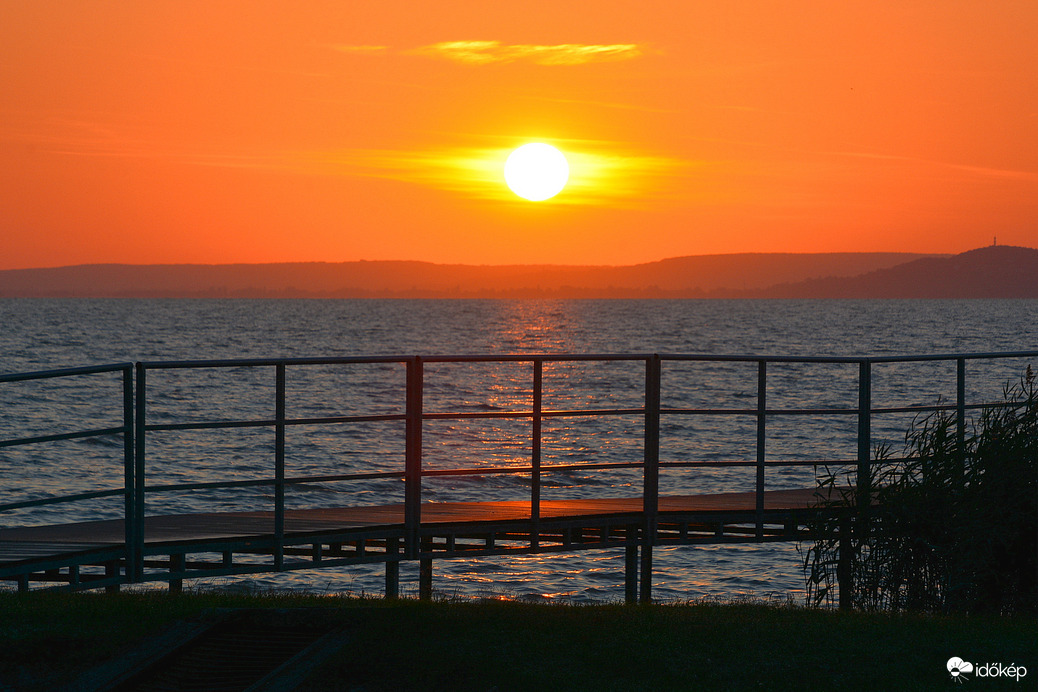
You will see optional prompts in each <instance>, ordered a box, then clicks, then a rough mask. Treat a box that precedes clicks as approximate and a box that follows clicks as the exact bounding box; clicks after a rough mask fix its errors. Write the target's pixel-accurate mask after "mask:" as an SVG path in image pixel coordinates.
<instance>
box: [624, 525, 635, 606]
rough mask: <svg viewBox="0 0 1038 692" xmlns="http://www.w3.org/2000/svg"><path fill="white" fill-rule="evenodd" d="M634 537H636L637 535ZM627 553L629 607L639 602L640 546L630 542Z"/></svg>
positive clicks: (626, 549) (625, 570)
mask: <svg viewBox="0 0 1038 692" xmlns="http://www.w3.org/2000/svg"><path fill="white" fill-rule="evenodd" d="M628 530H629V531H630V529H628ZM635 531H637V529H635ZM629 535H630V534H629ZM633 535H635V536H636V535H637V533H635V534H633ZM625 551H626V553H627V554H626V556H625V561H624V601H625V602H626V603H627V605H634V604H635V603H637V602H638V544H637V543H634V542H630V543H629V544H628V545H627V547H626V548H625Z"/></svg>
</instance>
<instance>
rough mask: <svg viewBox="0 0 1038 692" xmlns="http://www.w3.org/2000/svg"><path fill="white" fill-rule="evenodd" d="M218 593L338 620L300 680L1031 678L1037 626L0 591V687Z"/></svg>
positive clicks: (77, 662)
mask: <svg viewBox="0 0 1038 692" xmlns="http://www.w3.org/2000/svg"><path fill="white" fill-rule="evenodd" d="M218 608H269V609H284V608H293V609H296V608H319V609H321V615H322V617H325V618H333V619H336V620H341V622H342V623H343V625H344V626H345V627H346V628H347V629H348V630H349V632H350V638H349V642H348V644H347V645H346V646H345V647H343V648H342V649H341V650H340V651H339V652H338V653H337V654H336V655H334V656H332V657H331V658H330V659H329V660H328V661H326V662H325V663H324V664H323V665H322V666H321V667H319V668H318V669H317V670H316V671H315V672H314V673H313V674H312V675H311V676H310V677H309V678H308V679H307V680H306V682H305V683H304V684H303V685H302V686H301V687H300V689H312V690H344V689H345V690H365V691H376V690H410V689H415V690H418V689H422V690H440V689H443V690H491V689H497V690H532V689H537V690H596V691H597V690H682V689H690V690H691V689H696V690H702V689H751V688H752V689H776V690H782V689H790V690H792V689H799V690H803V689H812V688H818V689H822V688H828V689H852V690H853V689H869V690H883V689H898V690H910V689H920V690H924V689H926V690H928V689H942V688H946V687H948V686H949V685H952V684H954V683H953V681H952V680H951V678H950V676H949V674H948V672H947V670H946V667H945V666H946V662H947V661H948V659H949V658H951V657H953V656H957V657H960V658H963V659H965V660H967V661H971V662H974V663H987V662H991V663H994V662H999V663H1002V664H1004V665H1007V666H1008V665H1010V664H1016V665H1017V666H1021V665H1022V666H1025V667H1026V668H1027V669H1028V675H1027V677H1028V678H1030V679H1029V680H1027V679H1025V682H1024V684H1023V685H1021V686H1019V688H1020V689H1024V688H1029V689H1033V684H1034V682H1035V681H1036V680H1038V652H1036V645H1035V641H1036V629H1038V628H1036V625H1035V623H1034V621H1033V619H1031V618H1023V617H1020V618H999V617H993V616H985V617H970V616H961V615H957V616H932V615H891V614H882V613H860V612H850V613H845V612H835V611H825V610H816V609H807V608H800V607H792V606H774V605H751V604H730V605H716V604H687V605H656V606H638V607H628V606H622V605H602V606H561V605H531V604H521V603H512V602H484V603H468V602H463V603H457V602H433V603H421V602H417V601H412V600H403V601H397V602H388V601H383V600H376V599H358V598H329V597H318V596H301V595H277V594H270V595H261V596H254V595H224V594H209V593H191V594H185V595H180V596H170V595H168V594H165V593H149V594H111V595H99V594H43V593H30V594H21V595H20V594H14V593H0V683H2V684H0V689H3V688H4V685H6V686H7V687H10V688H13V689H18V690H23V689H24V690H49V689H54V688H55V687H57V686H59V685H61V684H62V683H65V682H69V681H71V680H74V679H75V678H76V677H77V676H78V675H79V674H80V673H81V672H83V671H86V670H89V669H91V668H92V667H94V666H96V665H98V664H100V663H103V662H105V661H108V660H111V659H113V658H114V657H117V656H119V655H120V654H121V652H124V651H127V650H128V649H129V648H131V647H133V646H135V645H137V644H138V643H140V642H143V641H146V640H147V639H148V638H149V637H152V636H155V635H156V634H158V633H159V632H161V631H162V630H163V629H164V628H166V627H168V626H170V625H171V624H172V623H174V622H177V621H182V620H190V619H197V618H205V617H207V616H211V613H212V611H213V609H218ZM985 682H987V681H985ZM991 682H995V681H991ZM997 682H1000V683H1002V684H1003V685H1004V684H1010V681H1008V680H1006V681H997ZM1028 683H1030V684H1028ZM1012 684H1016V683H1015V682H1013V683H1012ZM985 686H987V685H985Z"/></svg>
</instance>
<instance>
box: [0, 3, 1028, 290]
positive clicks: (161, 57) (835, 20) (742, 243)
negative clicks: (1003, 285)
mask: <svg viewBox="0 0 1038 692" xmlns="http://www.w3.org/2000/svg"><path fill="white" fill-rule="evenodd" d="M2 15H3V20H2V21H0V93H2V94H3V95H4V96H3V98H2V99H0V162H2V165H0V269H12V268H30V267H53V266H65V265H74V264H91V263H110V262H114V263H134V264H165V263H205V264H216V263H257V262H295V261H326V262H338V261H352V260H425V261H430V262H437V263H463V264H529V263H549V264H612V265H627V264H635V263H641V262H651V261H654V260H658V259H662V258H667V257H677V256H684V255H697V254H718V253H738V252H848V251H851V252H873V251H888V252H891V251H892V252H939V253H955V252H962V251H966V250H969V249H972V248H976V247H981V246H984V245H990V244H991V243H992V242H993V240H994V238H995V237H996V236H997V240H998V243H999V244H1007V245H1024V246H1029V247H1035V246H1038V88H1036V86H1035V85H1036V82H1035V79H1036V76H1038V41H1035V40H1034V36H1035V35H1036V34H1038V2H1034V0H998V1H997V2H991V0H941V1H935V0H929V1H925V2H924V1H922V0H871V1H870V2H831V0H825V1H818V2H813V1H803V0H783V1H781V2H778V1H776V2H772V1H767V0H732V1H731V2H689V1H688V0H664V1H659V2H617V1H613V0H596V1H595V2H585V1H584V0H570V1H568V2H559V1H558V0H551V1H550V2H542V1H540V0H524V1H523V2H522V3H518V2H517V3H504V2H487V1H486V0H479V1H473V2H450V1H444V0H441V1H438V2H394V1H393V0H380V1H379V2H354V1H353V0H335V1H331V0H307V2H301V3H295V2H271V1H266V0H247V1H236V0H205V1H203V2H196V1H194V0H174V1H170V0H148V2H141V1H140V0H107V1H105V2H101V1H99V0H36V1H33V2H28V1H24V2H23V1H21V0H4V4H3V11H2ZM529 142H543V143H548V144H552V145H553V146H555V147H557V148H558V149H559V150H561V151H562V152H563V153H564V155H565V156H566V158H567V160H568V161H569V166H570V176H569V182H568V184H567V186H566V188H565V189H563V191H562V192H561V193H559V194H558V195H556V196H555V197H553V198H551V199H549V200H545V201H541V202H531V201H527V200H524V199H522V198H520V197H518V196H517V195H515V194H514V193H512V192H511V191H510V190H509V189H508V187H507V186H506V185H505V183H504V180H503V173H502V171H503V167H504V162H505V159H506V158H507V156H508V154H509V153H510V152H511V151H512V150H513V149H515V148H516V147H518V146H520V145H522V144H525V143H529Z"/></svg>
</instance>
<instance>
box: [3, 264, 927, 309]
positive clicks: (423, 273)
mask: <svg viewBox="0 0 1038 692" xmlns="http://www.w3.org/2000/svg"><path fill="white" fill-rule="evenodd" d="M925 257H932V256H929V255H919V254H909V253H818V254H796V253H743V254H729V255H696V256H690V257H676V258H671V259H665V260H661V261H658V262H649V263H645V264H636V265H630V266H620V267H606V266H579V265H501V266H475V265H450V264H434V263H431V262H398V261H375V262H371V261H360V262H339V263H329V262H295V263H278V264H225V265H202V264H167V265H128V264H91V265H78V266H70V267H54V268H46V269H11V270H4V271H0V297H32V296H35V297H171V298H203V297H212V298H223V297H252V298H265V297H314V298H317V297H321V298H383V297H390V298H444V297H447V298H537V297H550V298H644V297H661V298H706V297H720V296H734V295H741V294H743V293H744V292H747V291H749V292H751V293H753V294H754V295H756V293H757V292H759V291H761V290H763V289H766V288H768V287H770V286H774V285H776V284H782V283H785V284H793V283H795V282H799V281H803V280H806V279H812V278H818V277H851V276H856V275H860V274H863V273H865V272H869V271H873V270H877V269H883V268H889V267H893V266H896V265H899V264H903V263H905V262H909V261H912V260H916V259H922V258H925Z"/></svg>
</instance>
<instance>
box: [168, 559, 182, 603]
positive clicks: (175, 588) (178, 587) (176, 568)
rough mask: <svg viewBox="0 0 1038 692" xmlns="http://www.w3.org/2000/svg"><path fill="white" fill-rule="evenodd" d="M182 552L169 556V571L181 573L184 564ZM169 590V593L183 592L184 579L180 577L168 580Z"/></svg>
mask: <svg viewBox="0 0 1038 692" xmlns="http://www.w3.org/2000/svg"><path fill="white" fill-rule="evenodd" d="M185 563H186V561H185V558H184V553H179V554H177V555H170V556H169V573H170V574H182V573H183V572H184V566H185ZM169 592H170V593H171V594H181V593H184V580H183V579H181V578H177V579H170V580H169Z"/></svg>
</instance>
